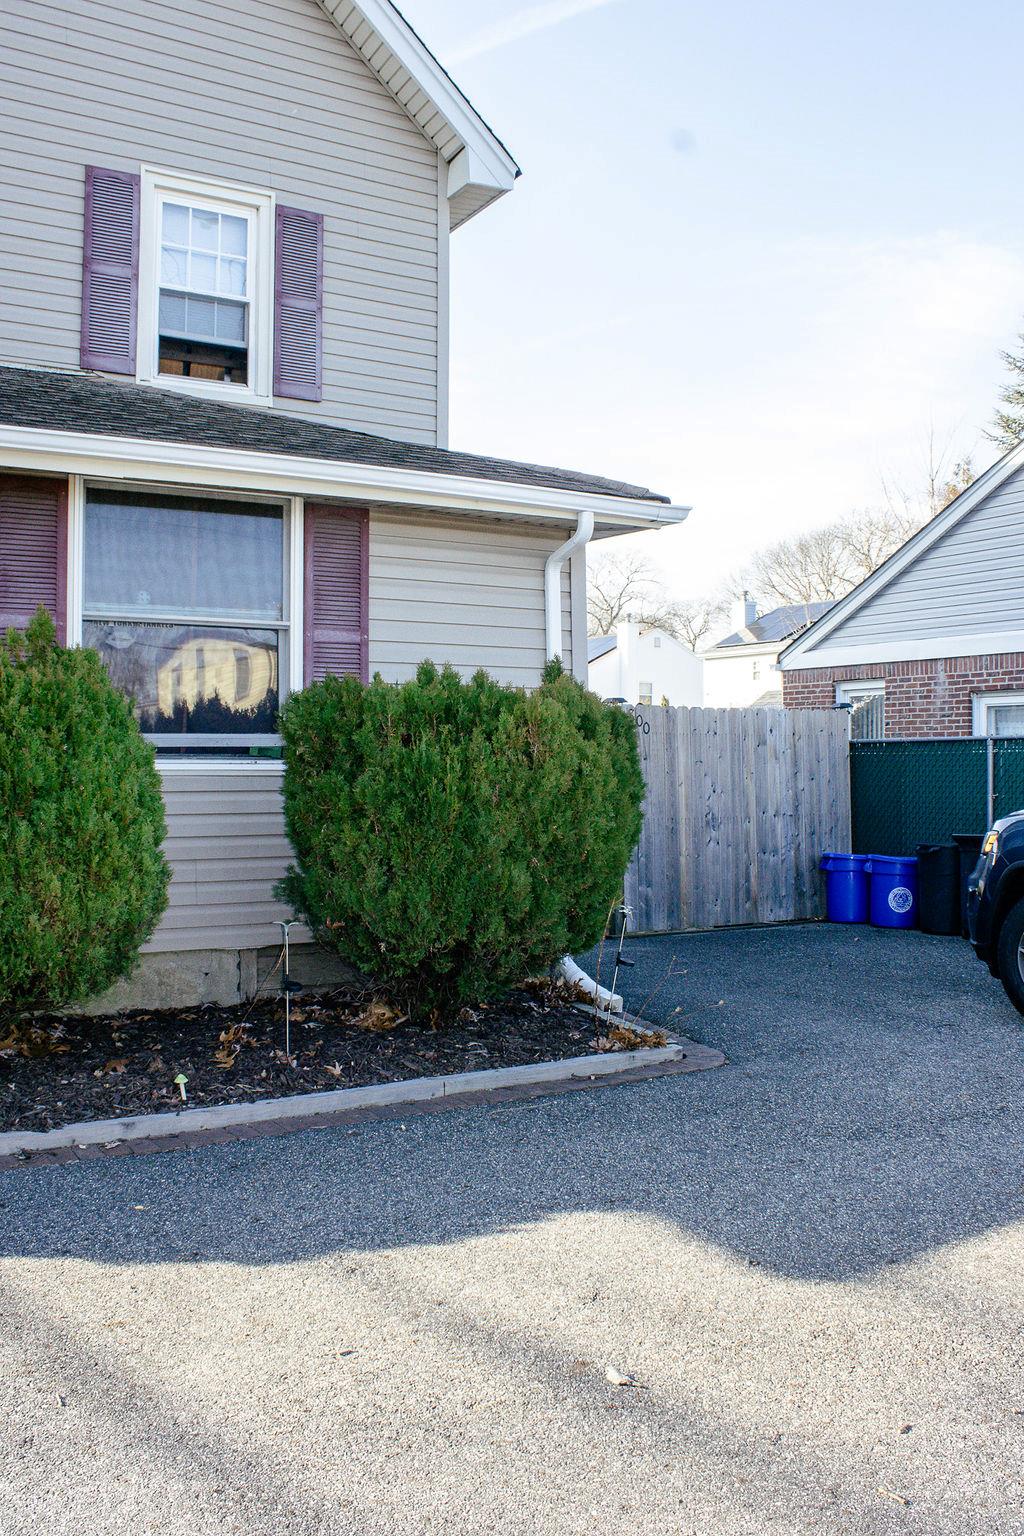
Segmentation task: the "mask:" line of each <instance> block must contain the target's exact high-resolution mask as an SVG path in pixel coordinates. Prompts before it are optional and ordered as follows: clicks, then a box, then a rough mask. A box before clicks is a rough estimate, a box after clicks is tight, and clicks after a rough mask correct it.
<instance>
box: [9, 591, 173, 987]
mask: <svg viewBox="0 0 1024 1536" xmlns="http://www.w3.org/2000/svg"><path fill="white" fill-rule="evenodd" d="M153 758H154V753H153V748H152V746H150V745H149V743H148V742H146V741H145V740H144V739H143V737H142V736H141V735H140V733H139V729H138V726H137V725H136V723H135V720H134V718H133V716H132V711H131V705H130V704H129V702H128V700H127V699H126V698H124V697H123V696H122V695H121V694H120V693H119V692H118V691H117V690H116V689H115V688H114V686H113V684H112V683H111V682H110V679H109V678H108V677H107V674H106V672H105V671H104V669H103V666H102V663H101V662H100V659H99V657H98V656H97V655H96V653H95V651H88V650H64V649H63V648H62V647H61V646H59V645H58V644H57V642H56V635H55V631H54V625H53V620H52V619H51V617H50V615H49V614H48V613H47V612H46V611H45V609H42V608H40V609H39V610H38V612H37V613H36V615H35V617H34V618H33V619H32V621H31V623H30V624H29V626H28V628H27V630H26V631H25V633H24V634H19V633H17V632H16V631H15V630H8V631H7V634H6V636H0V1016H3V1015H5V1014H6V1015H10V1014H15V1015H17V1014H19V1013H23V1012H25V1011H27V1010H30V1009H41V1008H59V1007H63V1006H65V1005H66V1004H68V1003H73V1002H81V1001H84V1000H85V999H86V998H88V997H91V996H93V995H95V994H96V993H99V992H102V991H104V990H105V989H106V988H107V987H109V986H110V985H111V984H112V983H113V982H115V981H117V980H118V979H119V978H120V977H122V976H124V975H126V974H127V973H128V972H129V971H130V970H131V968H132V966H133V964H134V962H135V960H136V958H137V955H138V951H139V946H140V945H141V944H143V943H144V942H145V941H146V939H148V938H149V936H150V935H151V934H152V932H153V929H154V928H155V927H156V924H157V922H158V920H159V918H160V914H161V913H162V912H163V910H164V908H165V906H166V905H167V883H168V880H169V879H170V869H169V866H168V864H167V861H166V860H165V858H164V856H163V854H162V853H161V851H160V844H161V842H162V840H163V836H164V830H165V827H164V806H163V798H162V796H161V792H160V779H159V775H158V774H157V771H156V767H155V765H154V761H153Z"/></svg>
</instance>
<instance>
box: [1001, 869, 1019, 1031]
mask: <svg viewBox="0 0 1024 1536" xmlns="http://www.w3.org/2000/svg"><path fill="white" fill-rule="evenodd" d="M996 969H997V970H998V972H999V980H1000V981H1001V982H1002V984H1003V986H1004V987H1005V988H1006V995H1007V997H1008V998H1009V999H1010V1002H1011V1003H1012V1004H1013V1006H1014V1007H1015V1008H1016V1009H1017V1010H1018V1011H1019V1012H1020V1013H1024V896H1022V897H1021V899H1020V901H1018V902H1015V903H1014V905H1013V906H1012V907H1011V908H1010V910H1009V912H1007V914H1006V916H1005V917H1004V918H1003V923H1002V927H1001V928H1000V929H999V939H998V942H997V944H996Z"/></svg>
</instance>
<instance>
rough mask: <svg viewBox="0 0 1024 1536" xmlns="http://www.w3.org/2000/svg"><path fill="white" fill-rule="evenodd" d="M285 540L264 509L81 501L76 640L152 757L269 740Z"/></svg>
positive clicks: (137, 496) (280, 646) (115, 495)
mask: <svg viewBox="0 0 1024 1536" xmlns="http://www.w3.org/2000/svg"><path fill="white" fill-rule="evenodd" d="M287 531H288V530H287V525H286V513H285V509H284V508H283V507H282V506H280V505H275V504H269V505H265V504H261V503H259V502H256V503H251V502H247V501H234V500H230V501H229V500H220V499H218V498H213V497H210V498H204V497H201V496H198V497H197V496H188V495H160V494H158V493H154V492H149V491H133V490H120V489H117V490H105V489H102V488H99V487H95V488H90V489H89V491H88V492H87V496H86V505H85V525H84V583H83V605H82V606H83V626H82V641H83V644H84V645H87V646H91V647H92V648H93V649H94V650H96V651H98V652H99V654H100V657H101V659H102V661H103V663H104V665H105V666H106V668H107V671H108V672H109V674H110V676H111V679H112V680H113V682H114V683H115V684H116V685H117V687H118V688H120V689H121V690H122V691H123V692H124V693H126V694H127V695H128V696H129V697H130V698H131V700H132V703H133V707H134V710H135V714H136V717H137V719H138V722H139V725H140V726H141V728H142V730H143V732H144V734H145V735H146V736H148V737H149V739H150V740H151V741H153V742H154V743H155V744H156V746H157V748H158V750H161V751H177V752H181V751H183V750H189V751H196V750H198V751H219V752H224V751H242V752H247V751H249V750H250V749H251V748H254V747H266V746H270V745H272V744H274V743H276V742H277V740H278V737H277V715H278V710H279V708H280V703H281V698H282V679H286V678H287V677H288V647H289V639H290V636H289V622H288V621H289V612H288V570H287V566H288V561H287V553H286V535H287Z"/></svg>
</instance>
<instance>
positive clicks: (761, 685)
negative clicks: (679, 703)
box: [704, 592, 832, 709]
mask: <svg viewBox="0 0 1024 1536" xmlns="http://www.w3.org/2000/svg"><path fill="white" fill-rule="evenodd" d="M831 606H832V604H831V603H791V604H787V605H786V606H785V607H782V608H772V609H771V610H770V612H768V613H762V614H760V615H758V612H757V608H756V606H755V604H754V602H753V600H752V599H751V597H750V594H749V593H748V592H744V593H743V595H742V596H741V597H738V598H737V599H736V601H735V603H734V604H733V609H732V620H731V621H732V626H733V627H732V631H731V633H730V634H728V635H726V637H725V639H724V640H719V641H717V643H716V644H715V645H713V646H712V647H711V648H710V650H707V651H705V652H704V703H705V704H706V705H707V706H708V708H710V709H749V708H750V707H751V706H752V705H761V706H765V705H778V706H780V707H781V705H782V674H781V673H780V672H779V671H778V669H777V665H776V663H777V662H778V659H779V654H780V652H781V651H783V650H785V648H786V646H787V645H788V644H789V642H790V641H791V640H792V639H793V638H794V636H796V635H798V634H800V632H801V630H804V629H806V628H807V626H808V625H809V624H813V623H814V621H815V619H818V618H820V617H821V615H822V614H823V613H826V612H827V611H828V609H829V608H831Z"/></svg>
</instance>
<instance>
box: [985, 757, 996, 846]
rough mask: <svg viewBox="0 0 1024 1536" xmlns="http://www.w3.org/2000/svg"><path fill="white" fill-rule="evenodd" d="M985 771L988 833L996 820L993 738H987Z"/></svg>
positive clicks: (986, 828) (986, 824)
mask: <svg viewBox="0 0 1024 1536" xmlns="http://www.w3.org/2000/svg"><path fill="white" fill-rule="evenodd" d="M985 770H986V788H985V794H986V799H985V807H986V810H987V811H988V821H987V822H986V823H985V830H986V832H987V831H988V829H989V827H990V826H991V825H992V823H993V822H994V821H995V819H996V816H995V810H996V743H995V738H994V737H993V736H986V738H985Z"/></svg>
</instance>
